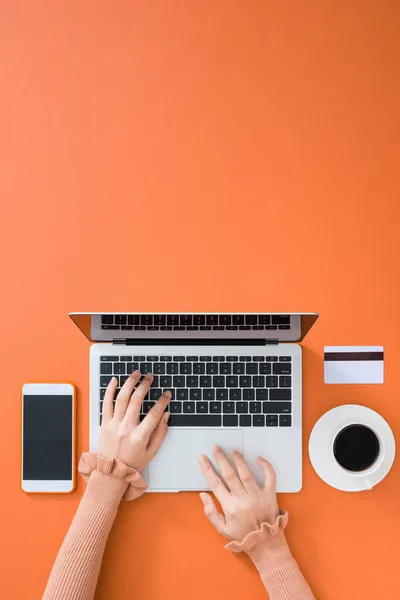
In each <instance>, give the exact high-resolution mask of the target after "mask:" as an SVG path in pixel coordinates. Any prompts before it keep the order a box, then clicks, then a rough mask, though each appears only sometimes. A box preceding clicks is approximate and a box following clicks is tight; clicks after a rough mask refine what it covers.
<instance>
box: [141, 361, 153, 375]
mask: <svg viewBox="0 0 400 600" xmlns="http://www.w3.org/2000/svg"><path fill="white" fill-rule="evenodd" d="M139 369H140V372H141V373H142V375H146V373H151V372H152V370H153V365H152V363H151V362H142V363H140V366H139Z"/></svg>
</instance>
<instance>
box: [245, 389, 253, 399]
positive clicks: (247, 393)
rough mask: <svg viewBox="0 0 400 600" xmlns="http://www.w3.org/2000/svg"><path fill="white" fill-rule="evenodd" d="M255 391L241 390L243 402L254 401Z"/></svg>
mask: <svg viewBox="0 0 400 600" xmlns="http://www.w3.org/2000/svg"><path fill="white" fill-rule="evenodd" d="M254 397H255V390H253V389H245V390H243V400H254Z"/></svg>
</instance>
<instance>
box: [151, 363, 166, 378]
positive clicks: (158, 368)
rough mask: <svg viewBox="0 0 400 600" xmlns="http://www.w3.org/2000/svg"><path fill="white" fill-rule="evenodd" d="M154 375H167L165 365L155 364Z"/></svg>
mask: <svg viewBox="0 0 400 600" xmlns="http://www.w3.org/2000/svg"><path fill="white" fill-rule="evenodd" d="M153 374H154V375H165V363H161V362H156V363H154V364H153Z"/></svg>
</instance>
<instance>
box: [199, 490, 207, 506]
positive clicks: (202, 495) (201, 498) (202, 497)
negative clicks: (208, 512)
mask: <svg viewBox="0 0 400 600" xmlns="http://www.w3.org/2000/svg"><path fill="white" fill-rule="evenodd" d="M199 495H200V500H201V501H202V503H203V504H208V496H207V494H204V493H201V494H199Z"/></svg>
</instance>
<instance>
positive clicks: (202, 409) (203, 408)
mask: <svg viewBox="0 0 400 600" xmlns="http://www.w3.org/2000/svg"><path fill="white" fill-rule="evenodd" d="M196 412H197V413H198V414H204V413H208V402H196Z"/></svg>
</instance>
